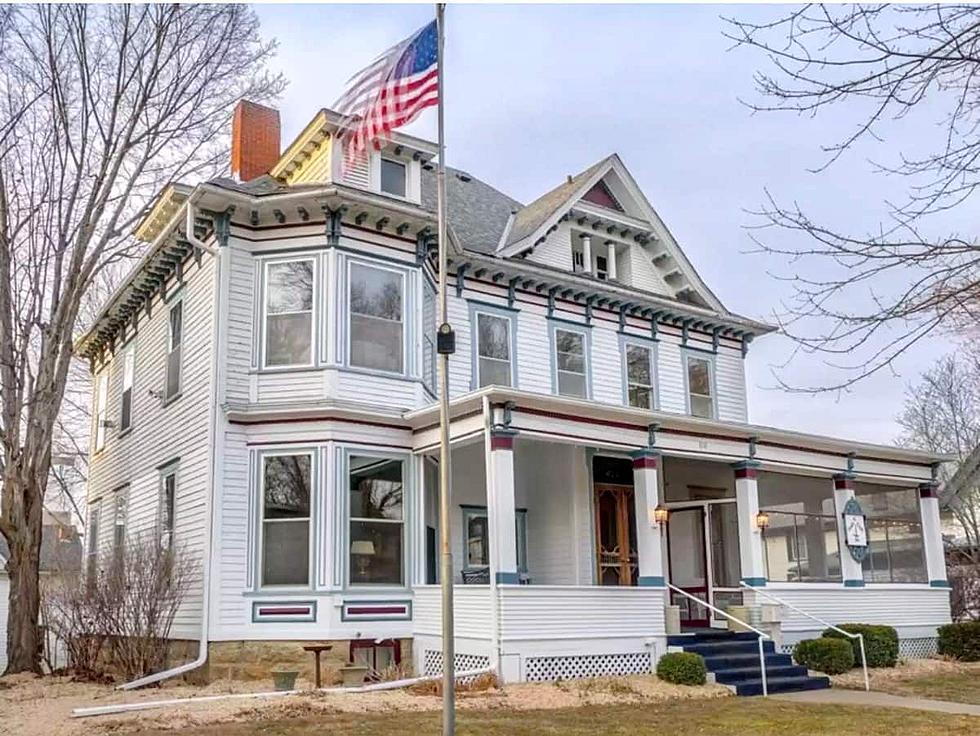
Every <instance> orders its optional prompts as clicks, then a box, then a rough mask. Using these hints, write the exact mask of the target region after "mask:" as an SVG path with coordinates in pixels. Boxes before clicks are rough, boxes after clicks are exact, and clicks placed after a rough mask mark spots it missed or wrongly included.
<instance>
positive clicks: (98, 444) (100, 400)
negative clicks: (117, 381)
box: [95, 366, 109, 454]
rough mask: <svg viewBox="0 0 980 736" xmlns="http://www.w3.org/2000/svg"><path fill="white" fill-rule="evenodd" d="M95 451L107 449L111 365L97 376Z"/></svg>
mask: <svg viewBox="0 0 980 736" xmlns="http://www.w3.org/2000/svg"><path fill="white" fill-rule="evenodd" d="M95 382H96V383H95V453H96V454H98V453H100V452H102V451H103V450H104V449H105V443H106V435H107V434H108V429H109V428H108V427H107V426H106V422H107V421H108V417H109V366H105V367H104V368H103V369H102V370H101V371H99V374H98V375H97V376H96V378H95Z"/></svg>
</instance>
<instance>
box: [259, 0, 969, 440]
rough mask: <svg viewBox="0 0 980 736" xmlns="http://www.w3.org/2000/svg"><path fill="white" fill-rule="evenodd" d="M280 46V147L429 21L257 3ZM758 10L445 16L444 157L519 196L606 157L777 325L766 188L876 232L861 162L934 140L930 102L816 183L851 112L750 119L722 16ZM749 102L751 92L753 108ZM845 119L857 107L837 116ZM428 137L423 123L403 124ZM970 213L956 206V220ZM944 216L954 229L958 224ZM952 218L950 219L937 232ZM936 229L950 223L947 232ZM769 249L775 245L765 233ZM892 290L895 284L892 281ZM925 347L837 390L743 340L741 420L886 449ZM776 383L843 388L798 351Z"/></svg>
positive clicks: (698, 261)
mask: <svg viewBox="0 0 980 736" xmlns="http://www.w3.org/2000/svg"><path fill="white" fill-rule="evenodd" d="M257 10H258V13H259V15H260V17H261V19H262V22H263V33H264V34H265V35H266V36H269V37H275V38H277V39H278V40H279V43H280V49H279V55H278V57H277V59H276V61H275V66H276V67H277V68H278V69H279V70H281V71H282V72H283V73H284V74H285V76H286V78H287V79H288V80H289V88H288V89H287V91H286V93H285V95H284V97H283V98H282V100H281V104H280V109H281V111H282V116H283V128H284V130H283V143H284V145H285V144H286V143H288V142H289V141H290V140H291V139H292V137H293V136H295V135H296V134H297V133H298V132H299V131H300V130H301V129H302V127H303V126H304V125H305V124H306V123H307V122H309V120H310V118H311V117H312V116H313V115H314V114H315V112H316V111H317V110H318V109H319V108H320V107H325V106H329V105H330V104H331V103H332V102H333V101H334V100H335V99H336V98H337V97H338V96H339V95H340V93H341V90H342V88H343V84H344V82H345V80H346V79H347V78H349V77H350V75H351V74H353V73H354V72H356V71H357V70H359V69H360V68H361V67H363V66H365V65H366V64H367V63H368V62H370V61H371V59H372V58H373V57H374V56H375V55H376V54H378V53H380V52H381V51H382V50H384V49H385V48H387V47H389V46H390V45H391V44H393V43H395V42H397V41H398V40H400V39H401V38H402V37H404V36H406V35H408V34H409V33H411V32H412V31H413V30H415V29H416V28H418V27H420V26H422V25H423V24H425V23H426V22H427V21H428V20H429V19H430V18H431V17H432V12H433V11H432V6H430V5H425V6H423V5H398V6H355V5H341V6H328V5H319V6H318V5H301V6H287V5H275V6H272V5H267V6H259V7H258V9H257ZM779 12H780V8H779V7H759V6H752V7H749V6H745V7H742V6H737V5H728V6H612V7H610V6H530V7H528V6H523V7H518V6H452V7H450V8H449V10H448V21H447V28H448V35H447V59H446V69H445V75H446V121H447V122H446V126H447V130H446V135H447V142H448V152H447V161H448V163H449V164H450V165H452V166H456V167H459V168H462V169H465V170H467V171H470V172H471V173H473V174H474V175H476V176H478V177H480V178H482V179H484V180H486V181H488V182H489V183H490V184H492V185H494V186H496V187H498V188H499V189H501V190H503V191H505V192H507V193H508V194H510V195H511V196H513V197H515V198H517V199H519V200H521V201H523V202H528V201H530V200H532V199H534V198H535V197H537V196H539V195H540V194H542V193H544V192H545V191H547V190H548V189H550V188H552V187H554V186H555V185H556V184H558V183H560V182H561V180H562V179H563V178H564V177H565V175H566V174H573V173H577V172H579V171H581V170H582V169H584V168H586V167H587V166H589V165H591V164H592V163H594V162H595V161H597V160H598V159H600V158H602V157H603V156H605V155H607V154H609V153H610V152H613V151H615V152H617V153H619V155H620V156H621V157H622V159H623V161H624V163H625V164H626V166H627V168H628V169H629V170H630V171H631V172H632V174H633V176H634V177H635V178H636V180H637V181H638V182H639V185H640V187H641V188H642V189H643V190H644V191H645V193H646V195H647V197H648V198H649V200H650V202H651V203H652V204H653V206H654V208H655V209H656V210H657V211H658V213H659V214H660V216H661V217H662V218H663V220H664V221H665V222H666V223H667V225H668V227H669V228H670V229H671V231H672V232H673V234H674V236H675V237H676V238H677V240H678V242H679V243H680V245H681V247H682V248H683V249H684V251H685V252H686V254H687V256H688V257H689V258H690V260H691V261H692V262H693V264H694V266H695V268H697V269H698V271H699V273H700V274H701V276H702V277H703V278H704V280H705V281H706V282H707V284H708V285H709V286H710V288H711V289H712V290H714V292H715V293H716V294H717V295H718V297H719V298H720V299H721V300H722V302H724V304H725V305H726V306H727V307H728V308H729V309H731V310H732V311H735V312H738V313H740V314H744V315H746V316H750V317H754V318H758V319H762V320H766V321H772V318H773V314H774V312H778V311H780V309H781V306H780V305H781V301H782V300H784V299H785V298H787V297H788V296H789V294H790V293H791V288H790V287H789V286H788V285H787V284H786V283H784V282H781V281H779V280H778V279H776V278H774V277H772V276H770V275H769V274H770V272H772V273H784V274H785V273H788V272H791V271H790V266H789V265H788V264H786V263H785V262H783V261H780V260H779V259H776V258H773V257H771V256H769V257H767V256H762V255H759V254H753V253H750V252H749V251H751V250H752V249H753V247H754V246H753V244H752V242H751V240H750V239H749V237H748V234H747V232H746V226H748V225H752V224H753V223H754V222H757V221H755V220H754V219H753V217H752V215H751V214H750V211H752V210H754V209H757V208H758V207H759V205H760V204H761V203H762V201H763V200H764V198H765V191H766V190H767V189H768V190H769V191H770V192H772V193H773V194H774V195H775V196H776V197H777V198H778V199H780V200H781V201H784V202H787V203H791V202H793V201H797V202H798V203H799V204H800V205H801V206H802V207H803V208H804V209H806V210H807V211H808V212H809V213H812V215H813V216H814V218H815V219H822V220H824V221H826V222H828V223H830V224H833V225H835V226H836V227H838V228H839V229H841V230H845V231H849V232H854V233H861V232H865V231H868V230H873V229H875V227H876V225H877V224H878V223H879V222H880V221H881V219H882V218H883V217H884V216H885V214H886V209H885V207H884V204H883V203H884V201H885V200H887V199H892V200H897V199H901V193H902V192H903V191H904V186H905V185H906V184H907V183H906V182H901V181H890V180H883V179H882V177H881V176H879V175H875V174H873V173H872V166H871V164H870V160H871V159H874V160H885V159H888V160H894V159H895V156H896V155H897V152H898V151H900V150H903V151H908V150H912V149H913V148H915V146H916V145H921V141H923V140H930V136H935V135H936V129H935V127H934V124H935V121H936V119H937V116H938V114H939V113H938V108H935V107H934V108H931V109H930V108H927V109H926V110H924V111H923V114H920V115H919V116H918V117H915V116H913V118H910V119H908V120H904V121H902V122H901V123H895V124H892V125H890V126H888V127H887V128H886V129H884V131H883V132H884V133H885V134H886V138H885V141H884V142H882V143H880V144H877V145H876V146H873V147H872V146H865V147H863V148H862V149H860V150H858V151H855V152H853V153H852V154H851V155H848V156H846V157H845V158H844V159H842V160H840V161H839V162H837V163H836V164H835V165H834V166H833V167H832V168H831V169H830V170H829V171H827V172H824V173H821V174H812V173H808V170H809V169H812V168H814V167H816V166H818V165H820V164H821V163H822V162H823V161H824V154H822V152H821V149H820V146H821V144H831V143H833V142H835V140H836V138H835V135H837V134H840V133H842V132H845V131H848V130H850V129H851V128H852V126H853V125H855V124H856V123H857V122H858V118H857V116H856V114H849V111H848V110H846V109H841V110H838V111H832V114H830V115H823V116H821V117H820V118H819V119H817V120H812V119H805V118H799V117H797V116H793V115H790V114H786V113H782V114H776V113H767V114H756V115H753V114H751V113H750V111H749V110H748V109H747V108H746V107H745V106H744V105H742V104H741V103H740V102H739V99H740V98H741V99H752V98H753V97H754V91H753V82H752V75H753V72H754V71H756V70H757V69H758V68H760V66H763V67H764V66H765V63H766V62H765V59H764V58H762V57H761V56H760V55H759V54H758V52H752V51H751V50H748V49H735V50H731V49H730V46H731V44H730V42H729V41H727V40H726V39H725V38H724V37H723V35H722V32H723V30H724V28H725V23H724V21H723V20H722V16H732V15H735V16H738V17H743V18H747V17H753V18H764V17H770V18H771V17H774V16H775V15H776V14H778V13H779ZM756 99H757V98H756ZM850 113H853V110H852V111H850ZM409 132H412V133H414V134H416V135H421V136H423V137H431V138H434V137H435V113H434V112H433V111H430V112H427V113H425V114H423V117H422V119H420V120H419V121H418V122H417V123H415V124H414V125H413V126H412V127H411V128H410V129H409ZM964 209H965V208H964ZM955 217H959V218H960V219H962V220H964V222H963V224H964V225H965V224H966V223H965V215H964V213H963V212H961V213H958V214H957V215H955ZM957 224H958V223H957V222H955V221H954V220H953V217H951V218H950V222H949V224H948V227H949V228H955V227H956V226H957ZM943 227H946V223H943ZM767 237H769V238H778V237H781V235H780V234H779V233H769V234H768V235H767ZM891 286H893V287H894V286H895V284H891ZM950 349H951V346H950V344H949V343H948V341H944V340H940V339H935V340H932V341H931V342H929V343H928V344H921V345H920V346H919V347H918V348H917V350H916V352H915V353H913V354H909V355H907V356H906V357H905V358H904V359H903V360H901V361H900V362H899V363H898V364H897V365H896V366H895V371H894V373H893V374H889V375H884V374H883V375H879V376H877V377H875V378H873V379H871V380H869V381H867V382H865V383H863V384H861V385H860V386H859V387H858V388H857V389H854V390H853V391H851V392H850V393H847V394H844V395H843V396H837V395H829V394H821V395H816V396H812V395H805V394H794V393H786V392H783V391H780V390H778V389H776V388H774V386H775V380H774V378H773V375H772V370H773V368H774V367H778V366H781V365H782V364H784V363H785V362H786V360H787V359H788V358H789V357H790V354H791V351H792V345H791V344H790V342H789V341H788V340H786V339H785V338H783V337H781V336H779V335H769V336H766V337H763V338H761V339H759V340H758V341H757V342H755V343H753V345H752V348H751V350H750V352H749V357H748V364H747V384H748V390H749V418H750V420H751V421H752V422H754V423H757V424H764V425H772V426H778V427H784V428H793V429H799V430H803V431H810V432H817V433H821V434H832V435H835V436H841V437H849V438H855V439H862V440H867V441H874V442H883V443H891V442H892V441H893V440H894V439H895V437H896V436H897V434H898V431H899V429H898V427H897V425H896V424H895V421H894V418H895V415H896V414H897V413H898V411H899V410H900V407H901V403H902V397H903V394H904V391H905V388H906V386H907V385H908V384H909V382H911V381H913V380H914V379H915V378H916V376H917V375H918V374H919V373H920V372H921V371H923V370H925V369H926V368H928V367H929V366H930V364H931V363H932V362H933V361H934V360H935V358H936V357H938V356H939V355H941V354H942V353H943V352H945V351H948V350H950ZM782 375H783V376H784V377H786V378H787V379H788V380H791V381H795V382H797V383H799V384H814V383H817V384H819V383H830V382H832V381H834V380H835V379H837V378H839V374H837V373H835V372H834V369H833V368H831V367H829V366H827V365H826V364H825V363H824V361H823V360H822V359H821V358H819V357H809V356H807V357H802V356H797V357H796V358H795V359H794V360H793V362H792V363H791V364H790V368H787V369H784V370H783V373H782Z"/></svg>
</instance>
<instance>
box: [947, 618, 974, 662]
mask: <svg viewBox="0 0 980 736" xmlns="http://www.w3.org/2000/svg"><path fill="white" fill-rule="evenodd" d="M939 653H940V654H942V655H944V656H946V657H953V658H954V659H960V660H963V661H964V662H980V621H964V622H963V623H959V624H946V625H945V626H940V627H939Z"/></svg>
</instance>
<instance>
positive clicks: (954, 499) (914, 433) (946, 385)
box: [897, 344, 980, 562]
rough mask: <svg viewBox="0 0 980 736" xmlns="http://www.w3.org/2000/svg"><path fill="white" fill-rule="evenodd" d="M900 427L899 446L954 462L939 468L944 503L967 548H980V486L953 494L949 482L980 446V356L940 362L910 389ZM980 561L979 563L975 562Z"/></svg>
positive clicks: (973, 353) (972, 349)
mask: <svg viewBox="0 0 980 736" xmlns="http://www.w3.org/2000/svg"><path fill="white" fill-rule="evenodd" d="M897 421H898V423H899V425H901V427H902V430H903V432H902V435H901V437H900V438H899V443H900V444H902V445H905V446H907V447H915V448H918V449H921V450H929V451H930V452H935V453H939V454H944V455H950V456H952V457H954V458H955V461H954V462H951V463H944V464H943V465H941V466H940V468H939V473H940V478H939V479H940V480H941V481H944V482H943V484H942V487H943V489H944V495H943V497H942V498H941V499H940V500H941V502H942V504H943V506H944V507H945V508H948V509H949V510H950V511H951V512H952V514H953V516H954V517H955V518H956V520H957V522H959V524H960V526H961V527H962V529H963V533H964V535H965V536H966V542H967V544H966V547H965V549H969V550H976V549H980V487H977V486H976V485H970V486H969V487H965V488H957V489H956V492H955V495H951V494H950V492H949V486H948V485H947V483H946V481H949V479H950V478H951V477H952V476H953V475H954V474H955V472H956V470H957V468H958V467H959V466H960V464H961V463H962V462H963V461H964V460H965V459H966V458H967V456H968V455H970V453H972V452H973V451H974V449H975V448H976V447H977V446H978V445H980V352H978V348H977V346H976V345H974V344H971V345H970V346H968V347H967V348H966V349H964V350H962V351H960V352H959V353H956V354H953V355H949V356H946V357H944V358H942V359H940V360H939V361H938V362H937V363H936V365H935V366H933V367H932V368H931V369H929V370H928V371H926V372H925V373H923V374H922V376H921V378H920V379H919V381H918V383H915V384H913V385H911V386H909V387H908V389H907V390H906V394H905V404H904V406H903V408H902V412H901V414H899V416H898V417H897ZM976 561H977V562H980V560H976Z"/></svg>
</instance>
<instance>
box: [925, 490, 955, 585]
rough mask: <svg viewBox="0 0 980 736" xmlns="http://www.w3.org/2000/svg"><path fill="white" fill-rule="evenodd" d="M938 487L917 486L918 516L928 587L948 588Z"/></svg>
mask: <svg viewBox="0 0 980 736" xmlns="http://www.w3.org/2000/svg"><path fill="white" fill-rule="evenodd" d="M938 490H939V486H938V485H937V484H936V483H935V481H933V482H930V483H922V484H921V485H920V486H919V514H920V516H921V517H922V542H923V545H924V546H925V555H926V572H927V573H928V575H929V585H931V586H932V587H934V588H948V587H949V581H948V580H947V578H946V550H945V548H944V546H943V532H942V527H940V525H939V493H938Z"/></svg>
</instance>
